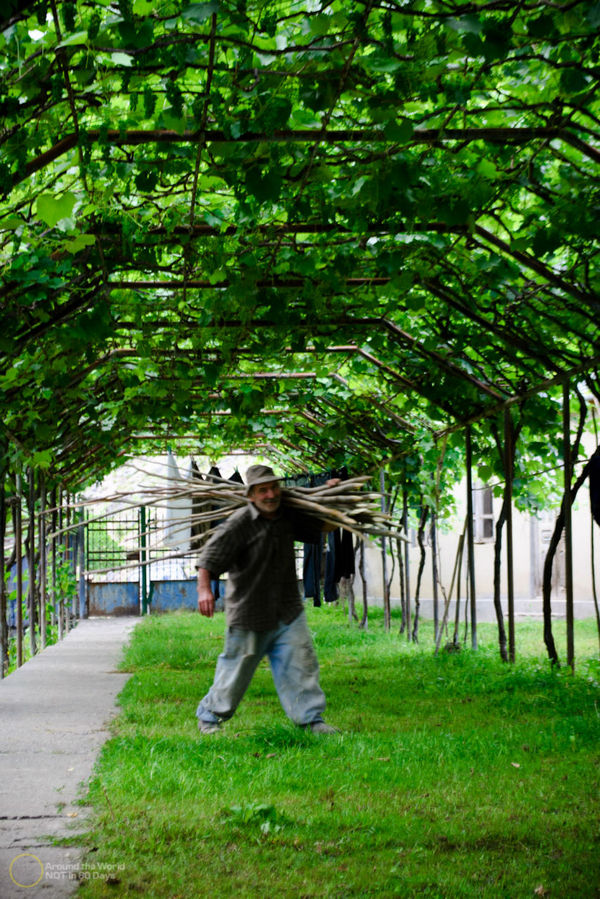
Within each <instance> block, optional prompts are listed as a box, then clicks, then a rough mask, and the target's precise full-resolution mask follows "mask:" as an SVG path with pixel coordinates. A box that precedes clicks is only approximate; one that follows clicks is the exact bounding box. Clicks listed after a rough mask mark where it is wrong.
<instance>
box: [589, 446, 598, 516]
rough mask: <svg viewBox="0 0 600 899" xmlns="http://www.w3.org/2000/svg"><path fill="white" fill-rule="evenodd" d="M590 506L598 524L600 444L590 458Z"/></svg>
mask: <svg viewBox="0 0 600 899" xmlns="http://www.w3.org/2000/svg"><path fill="white" fill-rule="evenodd" d="M589 478H590V507H591V510H592V516H593V518H594V521H595V522H596V524H600V446H599V447H598V449H597V450H596V452H595V453H594V455H593V456H592V458H591V459H590V471H589Z"/></svg>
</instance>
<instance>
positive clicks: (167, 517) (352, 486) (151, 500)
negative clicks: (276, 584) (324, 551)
mask: <svg viewBox="0 0 600 899" xmlns="http://www.w3.org/2000/svg"><path fill="white" fill-rule="evenodd" d="M130 467H133V468H137V466H135V465H130ZM137 470H138V471H140V472H141V473H142V474H148V472H146V471H144V470H143V469H141V468H139V469H137ZM153 477H154V478H155V479H158V481H159V485H158V486H152V487H142V488H140V489H138V490H136V492H135V494H132V493H129V492H125V491H121V492H116V493H111V494H110V495H107V496H102V497H98V498H95V499H93V500H87V501H83V502H82V503H79V504H78V505H79V507H82V506H88V507H89V506H98V505H99V504H109V505H110V507H111V511H109V512H106V513H101V514H98V515H95V516H93V517H92V519H88V521H90V520H91V521H98V520H101V519H103V518H107V517H109V516H110V515H111V514H113V513H114V508H115V506H119V507H120V508H132V507H141V506H145V507H146V508H147V507H152V508H156V509H160V510H162V512H163V514H162V515H161V518H162V520H163V524H162V525H161V526H158V527H157V526H156V525H154V526H153V529H152V538H153V541H155V545H156V542H157V543H158V544H161V543H162V544H163V545H165V544H166V545H168V546H170V547H172V548H173V551H172V552H170V553H168V555H165V556H161V558H163V559H166V558H185V557H186V556H192V555H194V554H195V553H196V552H197V551H198V549H199V547H200V546H201V545H202V544H203V543H204V542H205V541H206V540H207V539H208V538H209V537H210V536H211V534H212V533H213V531H214V530H215V529H216V527H217V526H218V524H219V523H220V522H222V521H223V520H224V519H226V518H228V517H229V516H230V515H232V514H233V513H234V512H235V511H236V510H237V509H240V508H243V507H244V506H246V505H247V504H248V502H249V501H250V500H249V499H248V497H247V496H246V488H245V486H244V485H243V484H240V483H236V482H234V481H229V480H222V479H220V478H216V477H214V476H211V477H208V476H207V477H206V478H203V477H202V476H196V475H193V474H190V475H187V476H184V475H181V474H179V475H178V476H177V477H175V478H174V477H170V476H168V475H166V474H165V475H158V476H157V475H154V476H153ZM369 480H370V478H369V477H368V476H363V477H356V478H349V479H348V480H345V481H340V482H339V483H337V484H335V485H334V486H328V485H327V484H323V485H322V486H319V487H282V490H281V494H282V505H285V506H289V507H292V508H295V509H298V510H299V511H302V512H303V513H304V514H305V515H308V516H310V517H313V518H315V519H318V520H320V521H322V522H324V523H326V524H328V525H332V526H334V527H340V528H344V529H345V530H347V531H350V532H351V533H352V534H354V535H355V536H358V537H360V538H362V539H365V538H366V537H389V538H391V539H405V538H404V537H403V536H402V535H401V534H400V533H399V532H398V530H397V529H396V527H395V524H394V522H393V521H392V519H391V517H390V516H389V515H388V514H387V513H386V512H385V511H383V510H382V494H381V493H377V492H371V491H369V490H368V488H367V483H368V481H369ZM68 529H69V528H67V529H62V530H63V532H64V530H68ZM147 536H150V534H148V535H147ZM129 549H130V551H129V553H128V556H129V558H131V557H132V556H133V555H135V554H136V551H137V550H139V549H140V548H139V547H135V548H131V547H130V548H129ZM138 557H139V558H140V559H141V553H140V554H139V556H138ZM136 564H139V563H137V562H136V563H132V564H129V565H121V566H118V567H119V568H128V567H135V565H136ZM148 564H149V563H148ZM106 570H109V569H106ZM113 570H114V569H113Z"/></svg>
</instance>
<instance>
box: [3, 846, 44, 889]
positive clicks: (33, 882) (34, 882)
mask: <svg viewBox="0 0 600 899" xmlns="http://www.w3.org/2000/svg"><path fill="white" fill-rule="evenodd" d="M21 858H33V859H35V861H36V865H35V866H33V867H34V870H33V872H32V873H31V872H30V871H29V870H27V879H28V880H29V879H31V883H22V882H21V881H19V880H17V877H16V876H15V874H14V873H13V868H14V866H15V864H16V863H17V862H18V861H19V859H21ZM38 865H39V867H40V873H39V876H38V877H37V880H36V879H35V877H36V875H37V866H38ZM31 867H32V865H31V864H28V865H26V868H27V869H30V868H31ZM8 873H9V875H10V879H11V880H12V882H13V883H14V885H15V886H17V887H23V888H24V889H27V888H29V887H35V886H37V885H38V883H39V882H40V880H41V879H42V877H43V876H44V866H43V864H42V862H41V859H39V858H38V857H37V855H34V854H33V852H21V854H20V855H17V856H15V858H13V860H12V862H11V863H10V868H9V869H8ZM16 873H17V875H18V876H19V877H23V878H25V873H26V872H25V871H23V873H20V872H19V871H18V870H17V872H16Z"/></svg>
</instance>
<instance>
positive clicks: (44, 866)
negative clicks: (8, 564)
mask: <svg viewBox="0 0 600 899" xmlns="http://www.w3.org/2000/svg"><path fill="white" fill-rule="evenodd" d="M137 621H139V619H138V618H92V619H88V620H84V621H80V622H79V623H78V624H77V626H76V627H75V628H74V629H73V630H72V631H70V633H69V634H68V635H67V636H66V637H65V639H64V640H62V641H61V642H60V643H57V644H55V645H53V646H49V647H48V648H47V649H46V650H44V652H42V653H40V654H39V655H37V656H35V658H33V659H32V660H31V661H30V662H27V663H26V664H25V665H24V666H23V667H22V668H20V669H19V670H17V671H15V672H14V673H13V674H11V675H9V676H8V677H7V678H5V679H4V680H2V681H0V897H1V899H15V897H27V899H33V897H40V896H45V897H47V899H53V897H55V896H56V897H63V896H69V895H71V894H72V893H73V892H74V891H75V890H76V888H77V885H78V880H77V879H74V878H73V876H72V875H73V873H74V872H76V871H77V870H78V868H79V864H80V861H81V855H82V853H81V850H79V849H78V848H77V847H62V846H61V847H57V846H52V845H51V842H50V841H51V839H52V837H65V836H69V835H72V834H73V832H74V831H75V832H76V831H77V830H79V831H81V830H85V818H86V814H87V809H86V808H85V806H81V805H78V804H76V800H77V799H80V798H81V797H82V796H85V787H86V784H87V783H88V781H89V778H90V775H91V774H92V771H93V767H94V762H95V760H96V758H97V755H98V751H99V749H100V747H101V746H102V744H103V743H104V741H105V740H106V739H107V737H108V736H109V733H108V730H107V729H106V725H107V723H108V721H109V719H110V718H111V717H112V716H113V715H114V714H115V712H116V706H115V699H116V696H117V694H118V693H119V692H120V691H121V689H122V688H123V686H124V684H125V682H126V680H127V678H128V675H127V674H120V673H117V671H116V668H117V667H118V665H119V662H120V659H121V656H122V650H123V647H124V645H125V644H126V642H127V640H128V637H129V635H130V634H131V631H132V629H133V627H134V626H135V624H136V622H137ZM83 873H84V874H87V875H88V876H90V877H91V876H94V875H96V876H100V874H101V873H102V876H105V873H106V872H94V871H93V870H88V869H87V868H86V870H85V871H84V872H83ZM109 873H110V872H109ZM70 875H71V876H70Z"/></svg>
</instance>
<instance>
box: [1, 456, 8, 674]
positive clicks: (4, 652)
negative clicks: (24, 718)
mask: <svg viewBox="0 0 600 899" xmlns="http://www.w3.org/2000/svg"><path fill="white" fill-rule="evenodd" d="M5 484H6V473H5V472H3V474H2V483H0V678H3V677H4V676H5V674H6V673H7V671H8V663H9V658H8V621H7V614H6V613H7V609H6V559H5V556H4V535H5V532H6V486H5Z"/></svg>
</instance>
